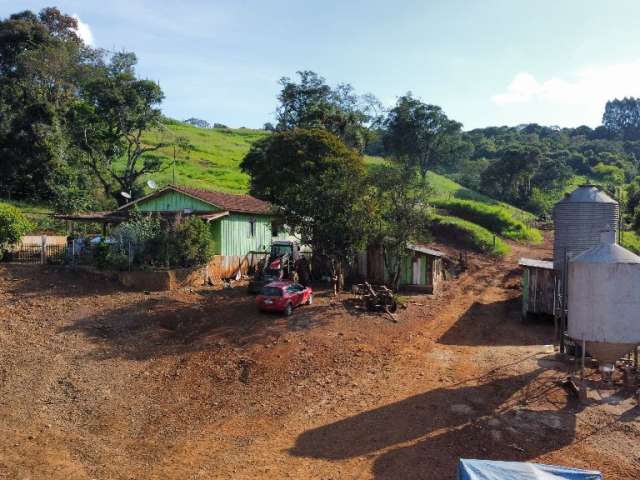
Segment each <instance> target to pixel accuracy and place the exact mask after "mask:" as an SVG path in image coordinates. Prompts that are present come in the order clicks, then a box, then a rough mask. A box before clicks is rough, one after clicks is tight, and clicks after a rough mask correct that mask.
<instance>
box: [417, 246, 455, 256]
mask: <svg viewBox="0 0 640 480" xmlns="http://www.w3.org/2000/svg"><path fill="white" fill-rule="evenodd" d="M407 248H408V249H409V250H412V251H414V252H419V253H424V254H425V255H430V256H432V257H446V255H445V254H444V253H443V252H440V251H439V250H433V249H432V248H427V247H425V246H423V245H408V246H407Z"/></svg>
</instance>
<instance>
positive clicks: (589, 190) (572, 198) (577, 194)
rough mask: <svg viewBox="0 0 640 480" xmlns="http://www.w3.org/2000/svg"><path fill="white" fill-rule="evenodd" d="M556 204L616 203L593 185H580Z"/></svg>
mask: <svg viewBox="0 0 640 480" xmlns="http://www.w3.org/2000/svg"><path fill="white" fill-rule="evenodd" d="M558 203H618V202H616V201H615V200H614V199H613V198H611V197H610V196H609V195H607V194H606V193H604V192H603V191H602V190H600V189H599V188H598V187H596V186H595V185H590V184H587V185H580V186H579V187H578V188H577V189H575V190H574V191H573V192H571V193H570V194H568V195H566V196H565V197H564V198H563V199H562V200H560V201H559V202H558Z"/></svg>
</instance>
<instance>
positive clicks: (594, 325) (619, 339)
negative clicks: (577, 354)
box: [567, 239, 640, 367]
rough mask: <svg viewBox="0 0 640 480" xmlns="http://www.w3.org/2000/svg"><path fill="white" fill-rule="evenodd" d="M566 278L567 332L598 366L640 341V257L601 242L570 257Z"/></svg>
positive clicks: (608, 362)
mask: <svg viewBox="0 0 640 480" xmlns="http://www.w3.org/2000/svg"><path fill="white" fill-rule="evenodd" d="M603 240H604V239H603ZM568 279H569V282H568V285H569V300H568V307H569V312H568V314H569V318H568V329H567V333H568V335H569V337H571V338H573V339H574V340H578V341H579V342H582V341H585V343H586V349H587V351H588V352H589V353H591V355H592V356H593V357H595V358H596V359H598V361H599V362H600V365H601V367H602V365H611V364H613V363H615V361H616V360H617V359H618V358H620V357H622V356H624V355H625V354H627V353H629V352H630V351H631V350H633V348H634V347H635V346H636V345H638V344H640V257H638V256H637V255H635V254H633V253H631V252H630V251H629V250H626V249H625V248H623V247H621V246H620V245H616V244H614V243H610V242H609V243H602V244H600V245H598V246H596V247H593V248H590V249H589V250H587V251H586V252H584V253H582V254H580V255H578V256H576V257H575V258H573V259H572V260H571V261H570V262H569V268H568Z"/></svg>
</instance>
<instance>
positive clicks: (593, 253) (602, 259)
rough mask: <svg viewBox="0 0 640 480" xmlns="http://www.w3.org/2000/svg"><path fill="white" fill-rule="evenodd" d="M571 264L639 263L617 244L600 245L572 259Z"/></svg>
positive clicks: (637, 259) (639, 259) (631, 254)
mask: <svg viewBox="0 0 640 480" xmlns="http://www.w3.org/2000/svg"><path fill="white" fill-rule="evenodd" d="M570 262H571V263H640V257H639V256H638V255H636V254H635V253H633V252H630V251H629V250H627V249H626V248H623V247H621V246H620V245H618V244H617V243H602V244H600V245H597V246H595V247H591V248H590V249H589V250H587V251H586V252H583V253H581V254H580V255H578V256H576V257H575V258H573V259H572V260H571V261H570Z"/></svg>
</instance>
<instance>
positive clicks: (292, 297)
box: [256, 282, 313, 316]
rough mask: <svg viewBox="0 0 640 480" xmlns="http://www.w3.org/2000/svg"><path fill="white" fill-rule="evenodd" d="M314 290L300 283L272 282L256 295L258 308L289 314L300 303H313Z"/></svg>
mask: <svg viewBox="0 0 640 480" xmlns="http://www.w3.org/2000/svg"><path fill="white" fill-rule="evenodd" d="M312 302H313V290H311V288H310V287H305V286H303V285H300V284H299V283H291V282H271V283H269V284H267V285H265V286H264V287H262V290H261V291H260V295H258V296H257V297H256V303H257V304H258V308H259V309H260V310H262V311H265V312H282V313H284V314H285V315H287V316H289V315H291V314H292V313H293V309H294V308H296V307H297V306H299V305H311V303H312Z"/></svg>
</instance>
